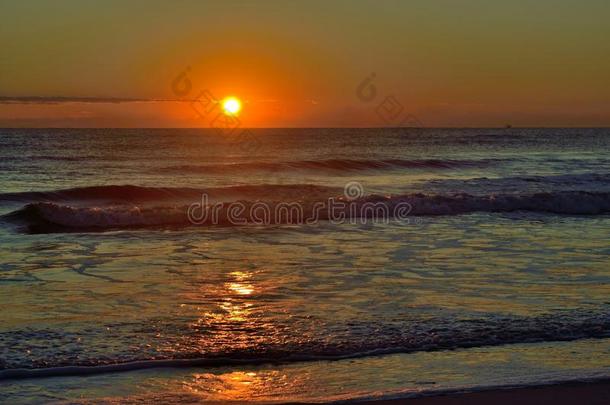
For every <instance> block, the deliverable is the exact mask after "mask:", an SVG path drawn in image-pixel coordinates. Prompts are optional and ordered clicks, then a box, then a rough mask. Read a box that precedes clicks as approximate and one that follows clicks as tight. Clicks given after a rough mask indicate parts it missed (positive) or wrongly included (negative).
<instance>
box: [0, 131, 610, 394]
mask: <svg viewBox="0 0 610 405" xmlns="http://www.w3.org/2000/svg"><path fill="white" fill-rule="evenodd" d="M609 151H610V130H608V129H273V130H270V129H259V130H252V131H251V132H250V135H249V137H248V138H247V139H244V138H243V137H242V138H239V137H237V138H236V137H231V136H229V137H223V136H220V135H219V134H218V133H217V132H216V131H214V130H194V129H193V130H175V129H167V130H165V129H164V130H153V129H134V130H127V129H120V130H119V129H98V130H92V129H86V130H85V129H83V130H80V129H79V130H60V129H53V130H42V129H40V130H31V129H0V186H1V189H0V292H1V294H0V308H1V309H2V311H1V312H0V398H1V397H2V396H4V397H5V398H7V400H9V401H10V402H14V403H17V402H40V401H51V400H66V401H73V400H78V401H93V402H95V401H98V400H100V401H107V400H108V401H117V402H124V401H129V400H133V401H142V400H144V401H146V400H157V401H164V402H168V401H169V402H171V401H176V402H178V401H183V400H185V399H186V400H193V399H195V400H244V401H263V402H266V401H271V402H273V401H282V400H288V399H290V400H301V401H325V400H344V399H354V398H370V397H383V396H396V395H398V396H402V395H411V394H417V393H422V392H426V393H428V392H435V391H444V390H451V389H460V390H461V389H480V388H485V387H490V386H497V385H511V384H512V385H527V384H540V383H547V382H552V381H563V380H572V379H589V378H599V377H610V157H609ZM288 204H290V205H288ZM282 205H284V207H283V208H280V207H282ZM286 207H292V208H291V209H295V210H296V211H287V210H284V211H282V209H284V208H286ZM332 207H334V210H333V211H331V210H330V208H332ZM204 214H205V215H204Z"/></svg>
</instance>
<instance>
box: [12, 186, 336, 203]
mask: <svg viewBox="0 0 610 405" xmlns="http://www.w3.org/2000/svg"><path fill="white" fill-rule="evenodd" d="M336 190H337V189H336V188H330V187H325V186H316V185H313V184H260V185H256V184H255V185H238V186H229V187H216V188H205V189H204V188H192V187H141V186H133V185H107V186H91V187H76V188H69V189H63V190H50V191H29V192H19V193H3V194H0V201H15V202H90V201H110V202H146V201H164V200H184V199H188V200H193V199H197V198H200V197H201V194H202V193H207V194H209V195H218V196H240V197H249V198H265V197H269V196H270V195H274V196H277V197H279V198H282V197H284V196H286V197H292V198H297V197H299V196H300V197H303V196H305V195H312V194H313V195H315V194H319V193H328V192H330V191H336Z"/></svg>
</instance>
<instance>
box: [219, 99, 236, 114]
mask: <svg viewBox="0 0 610 405" xmlns="http://www.w3.org/2000/svg"><path fill="white" fill-rule="evenodd" d="M222 109H223V111H224V112H225V114H227V115H236V114H237V113H239V111H240V110H241V101H239V99H238V98H237V97H227V98H225V99H224V100H222Z"/></svg>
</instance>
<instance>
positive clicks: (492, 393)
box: [358, 380, 610, 405]
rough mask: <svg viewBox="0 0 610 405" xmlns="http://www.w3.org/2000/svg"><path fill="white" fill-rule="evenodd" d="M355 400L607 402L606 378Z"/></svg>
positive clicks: (526, 404)
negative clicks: (535, 385) (433, 394)
mask: <svg viewBox="0 0 610 405" xmlns="http://www.w3.org/2000/svg"><path fill="white" fill-rule="evenodd" d="M358 403H359V404H371V405H372V404H376V405H397V404H416V405H462V404H469V405H479V404H481V405H483V404H494V405H513V404H519V405H530V404H531V405H541V404H553V405H564V404H565V405H567V404H588V405H606V404H610V380H605V381H598V382H587V383H565V384H557V385H545V386H538V387H527V388H507V389H493V390H489V391H479V392H469V393H452V394H446V395H436V396H429V397H419V398H408V399H392V400H379V401H365V402H358Z"/></svg>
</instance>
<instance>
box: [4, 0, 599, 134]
mask: <svg viewBox="0 0 610 405" xmlns="http://www.w3.org/2000/svg"><path fill="white" fill-rule="evenodd" d="M609 21H610V2H608V1H607V0H599V1H598V0H584V1H583V0H581V1H568V0H531V1H529V0H528V1H512V2H508V1H506V2H500V1H489V0H487V1H484V0H463V1H460V0H425V1H424V0H422V1H419V0H412V1H409V0H403V1H399V0H396V1H392V0H377V1H374V0H370V1H364V0H363V1H357V0H353V1H347V0H345V1H340V0H333V1H307V2H306V1H295V2H288V1H259V2H254V1H232V2H228V1H225V2H220V1H214V2H212V1H209V2H207V1H175V2H170V1H110V0H107V1H67V0H59V1H42V0H41V1H16V0H15V1H8V0H2V1H0V49H1V50H2V51H1V53H0V126H3V127H16V126H18V127H30V126H37V127H40V126H42V127H50V126H52V127H58V126H59V127H73V126H74V127H99V126H101V127H124V126H126V127H206V126H208V125H209V120H208V117H205V116H204V117H200V116H198V115H197V114H196V113H195V112H194V111H193V109H192V108H191V105H190V103H189V102H188V101H175V100H178V99H183V100H189V99H192V98H195V97H197V96H198V95H199V94H200V93H201V91H204V90H208V91H210V92H211V93H212V94H214V96H216V97H219V98H222V97H225V96H228V95H235V96H237V97H239V98H241V99H242V100H243V101H244V109H243V111H242V114H241V115H240V119H241V120H242V123H243V125H244V126H253V127H319V126H384V125H393V124H398V122H397V120H401V119H402V118H401V117H403V116H405V117H406V116H412V117H416V118H417V119H418V120H419V121H420V122H421V123H423V125H425V126H502V125H505V124H507V123H511V124H512V125H515V126H609V125H610V22H609ZM187 67H188V69H189V70H188V72H187V77H188V79H189V80H190V82H191V84H192V89H191V91H190V93H188V94H186V95H177V94H176V93H175V92H174V91H172V82H173V80H174V79H175V78H176V77H177V76H178V75H179V74H180V73H181V72H184V71H185V69H186V68H187ZM372 72H374V73H375V75H376V77H375V80H374V81H373V84H374V86H375V88H376V90H377V93H376V97H375V98H374V99H373V100H371V101H369V102H364V101H362V100H361V99H359V98H358V97H357V95H356V88H357V87H358V85H359V84H360V83H361V82H362V81H363V79H365V78H366V77H367V76H368V75H370V74H371V73H372ZM391 96H393V97H395V99H394V100H395V101H397V102H398V103H399V104H400V106H401V108H402V109H401V110H400V114H399V116H398V118H396V119H394V118H392V120H391V122H389V120H388V119H387V117H386V118H385V120H384V117H382V116H381V115H380V113H379V112H378V109H377V107H378V106H379V105H380V104H381V103H383V102H384V101H386V102H387V100H388V99H387V98H388V97H391ZM32 97H38V98H35V99H32ZM83 98H86V99H83ZM385 105H386V106H387V104H385ZM395 121H396V122H395Z"/></svg>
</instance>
